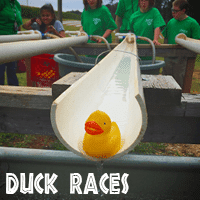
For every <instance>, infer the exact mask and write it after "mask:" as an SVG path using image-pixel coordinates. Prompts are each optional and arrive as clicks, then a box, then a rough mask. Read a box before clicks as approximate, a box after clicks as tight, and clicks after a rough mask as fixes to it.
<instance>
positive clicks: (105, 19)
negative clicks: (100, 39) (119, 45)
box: [81, 6, 117, 43]
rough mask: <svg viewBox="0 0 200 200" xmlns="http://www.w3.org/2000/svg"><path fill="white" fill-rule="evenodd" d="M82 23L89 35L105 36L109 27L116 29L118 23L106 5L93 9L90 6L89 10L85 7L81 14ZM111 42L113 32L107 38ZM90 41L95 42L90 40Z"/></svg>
mask: <svg viewBox="0 0 200 200" xmlns="http://www.w3.org/2000/svg"><path fill="white" fill-rule="evenodd" d="M81 24H82V26H83V30H84V31H85V32H86V33H87V34H88V35H99V36H103V34H104V33H105V32H106V30H107V29H110V30H115V29H116V28H117V25H116V24H115V21H114V19H113V17H112V15H111V13H110V11H109V9H108V8H107V7H106V6H101V7H100V8H97V9H91V8H90V7H89V6H88V9H87V11H86V10H85V9H84V10H83V13H82V15H81ZM106 39H107V41H108V42H109V43H112V36H111V34H110V35H109V36H108V37H107V38H106ZM88 43H93V41H91V40H89V41H88Z"/></svg>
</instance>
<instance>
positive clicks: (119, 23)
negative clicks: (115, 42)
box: [115, 16, 122, 33]
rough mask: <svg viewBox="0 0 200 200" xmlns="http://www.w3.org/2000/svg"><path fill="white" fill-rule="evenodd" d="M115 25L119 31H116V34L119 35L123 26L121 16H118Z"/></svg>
mask: <svg viewBox="0 0 200 200" xmlns="http://www.w3.org/2000/svg"><path fill="white" fill-rule="evenodd" d="M115 23H116V25H117V29H116V30H115V32H116V33H119V30H120V27H121V25H122V18H121V17H119V16H116V18H115Z"/></svg>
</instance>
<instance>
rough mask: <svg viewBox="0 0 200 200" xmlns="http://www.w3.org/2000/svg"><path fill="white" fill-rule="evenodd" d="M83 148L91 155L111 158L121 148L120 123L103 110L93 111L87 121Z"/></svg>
mask: <svg viewBox="0 0 200 200" xmlns="http://www.w3.org/2000/svg"><path fill="white" fill-rule="evenodd" d="M85 131H86V133H85V135H84V139H83V150H84V151H85V153H86V154H87V155H89V156H92V157H96V158H109V157H111V156H113V155H115V154H116V153H117V152H118V151H119V150H120V148H121V134H120V130H119V127H118V125H117V124H116V123H115V122H111V120H110V117H109V116H108V115H107V114H106V113H105V112H103V111H100V110H97V111H95V112H93V113H92V114H91V115H90V116H89V117H88V119H87V120H86V122H85Z"/></svg>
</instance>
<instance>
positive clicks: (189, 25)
mask: <svg viewBox="0 0 200 200" xmlns="http://www.w3.org/2000/svg"><path fill="white" fill-rule="evenodd" d="M179 33H184V34H185V35H186V36H187V37H189V38H193V39H200V27H199V24H198V22H197V21H196V20H195V19H193V18H192V17H189V16H188V17H187V18H186V19H184V20H182V21H179V20H176V19H174V18H172V19H171V20H170V21H169V22H168V24H167V26H166V27H165V29H164V30H163V32H162V34H163V36H164V37H165V38H167V39H168V44H176V42H175V37H176V36H177V35H178V34H179Z"/></svg>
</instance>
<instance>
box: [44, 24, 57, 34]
mask: <svg viewBox="0 0 200 200" xmlns="http://www.w3.org/2000/svg"><path fill="white" fill-rule="evenodd" d="M55 31H56V29H55V28H54V27H53V26H52V25H50V26H48V27H47V30H46V31H45V33H47V32H52V33H54V34H56V33H55Z"/></svg>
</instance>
